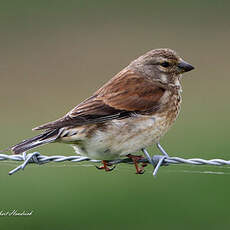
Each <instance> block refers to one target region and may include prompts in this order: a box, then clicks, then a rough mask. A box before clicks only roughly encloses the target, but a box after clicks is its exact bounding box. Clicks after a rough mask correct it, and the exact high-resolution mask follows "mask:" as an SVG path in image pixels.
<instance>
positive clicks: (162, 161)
mask: <svg viewBox="0 0 230 230" xmlns="http://www.w3.org/2000/svg"><path fill="white" fill-rule="evenodd" d="M144 154H145V156H146V158H142V159H139V160H138V162H139V163H148V164H152V165H153V167H154V171H153V175H154V176H156V175H157V172H158V170H159V168H160V166H167V165H170V164H191V165H214V166H222V165H230V160H223V159H211V160H205V159H200V158H191V159H184V158H180V157H169V156H168V155H154V156H152V157H151V156H150V155H149V154H148V152H147V151H146V150H144ZM4 160H12V161H23V163H22V164H21V165H19V166H18V167H16V168H15V169H13V170H11V171H10V172H9V175H12V174H14V173H16V172H18V171H19V170H23V169H24V168H25V167H26V166H27V165H28V164H32V163H34V164H47V163H49V162H63V161H71V162H83V161H89V162H93V163H100V162H101V161H100V160H92V159H89V158H88V157H83V156H59V155H58V156H45V155H41V154H40V153H39V152H34V153H29V154H26V153H23V154H21V155H7V154H0V161H4ZM108 163H110V164H112V165H117V164H121V163H126V164H133V162H132V159H130V158H125V159H117V160H112V161H108Z"/></svg>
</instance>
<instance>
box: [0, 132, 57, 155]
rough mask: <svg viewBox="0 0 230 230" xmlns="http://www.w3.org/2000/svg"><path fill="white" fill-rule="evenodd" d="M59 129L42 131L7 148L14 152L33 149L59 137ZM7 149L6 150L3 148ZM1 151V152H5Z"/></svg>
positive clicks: (18, 152)
mask: <svg viewBox="0 0 230 230" xmlns="http://www.w3.org/2000/svg"><path fill="white" fill-rule="evenodd" d="M58 133H59V130H58V129H53V130H48V131H46V132H44V133H41V134H39V135H37V136H35V137H32V138H29V139H27V140H24V141H22V142H20V143H18V144H16V145H14V146H11V147H9V148H8V149H6V150H11V151H12V152H13V153H14V154H20V153H23V152H25V151H27V150H29V149H33V148H35V147H37V146H40V145H44V144H47V143H50V142H54V141H55V140H56V139H57V137H58ZM3 151H5V150H3ZM3 151H1V152H3Z"/></svg>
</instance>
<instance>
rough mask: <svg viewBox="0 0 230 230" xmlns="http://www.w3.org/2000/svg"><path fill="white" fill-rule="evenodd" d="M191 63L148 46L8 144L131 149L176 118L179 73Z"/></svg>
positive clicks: (121, 152) (109, 155)
mask: <svg viewBox="0 0 230 230" xmlns="http://www.w3.org/2000/svg"><path fill="white" fill-rule="evenodd" d="M192 69H194V67H193V66H192V65H190V64H188V63H187V62H185V61H184V60H183V59H182V58H181V57H179V56H178V55H177V54H176V52H175V51H173V50H171V49H155V50H151V51H149V52H147V53H145V54H144V55H142V56H140V57H139V58H137V59H136V60H134V61H132V62H131V63H130V64H129V65H128V66H127V67H126V68H124V69H123V70H122V71H121V72H119V73H118V74H117V75H115V76H114V77H113V78H112V79H111V80H110V81H108V82H107V83H106V84H105V85H103V86H102V87H101V88H100V89H99V90H97V91H96V92H95V93H94V94H93V95H92V96H91V97H89V98H88V99H86V100H84V101H83V102H81V103H80V104H79V105H77V106H76V107H75V108H74V109H72V110H71V111H70V112H68V113H67V114H66V115H65V116H64V117H62V118H60V119H58V120H56V121H52V122H49V123H46V124H44V125H41V126H38V127H36V128H34V130H44V132H43V133H41V134H39V135H38V136H35V137H33V138H30V139H27V140H24V141H22V142H21V143H19V144H17V145H14V146H12V147H11V148H10V149H11V151H12V152H13V153H15V154H19V153H22V152H25V151H27V150H29V149H32V148H35V147H37V146H40V145H43V144H47V143H52V142H61V143H68V144H71V145H72V146H73V148H74V150H75V151H76V153H77V154H80V155H82V156H87V157H89V158H91V159H98V160H102V162H103V164H104V166H102V167H101V168H103V169H105V170H106V171H110V170H111V169H110V168H109V167H108V162H107V161H108V160H112V159H117V158H120V157H124V156H128V157H130V158H131V159H132V160H133V162H134V163H135V166H136V170H137V173H142V172H143V169H142V168H139V167H138V165H137V161H138V159H139V158H140V156H136V155H132V154H135V153H136V152H138V151H139V150H141V149H143V148H146V147H148V146H150V145H152V144H157V143H159V140H160V138H161V137H162V136H163V135H164V134H165V133H166V132H167V131H168V129H169V127H170V126H171V125H172V124H173V123H174V121H175V120H176V118H177V116H178V113H179V111H180V104H181V91H182V89H181V83H180V81H181V77H182V73H184V72H188V71H190V70H192Z"/></svg>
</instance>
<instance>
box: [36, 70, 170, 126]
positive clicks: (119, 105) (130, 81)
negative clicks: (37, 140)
mask: <svg viewBox="0 0 230 230" xmlns="http://www.w3.org/2000/svg"><path fill="white" fill-rule="evenodd" d="M164 92H165V89H164V88H163V87H162V86H160V85H159V84H157V83H154V82H152V81H150V80H148V79H147V78H146V77H143V76H141V75H140V74H138V73H134V72H131V71H127V72H124V73H122V72H121V73H120V74H118V75H117V76H115V77H114V78H112V79H111V80H110V81H109V82H108V83H106V84H105V85H104V86H103V87H102V88H100V89H99V90H98V91H97V92H96V93H95V94H94V95H93V96H92V97H90V98H88V99H86V100H85V101H83V102H82V103H80V104H79V105H78V106H76V107H75V108H74V109H73V110H71V111H70V112H69V113H67V114H66V115H65V116H64V117H63V118H61V119H58V120H56V121H53V122H49V123H46V124H44V125H41V126H38V127H36V128H34V130H40V129H53V128H61V127H65V126H80V125H85V124H92V123H98V122H104V121H107V120H112V119H122V118H126V117H129V116H132V115H133V114H134V113H135V114H138V113H142V114H143V113H145V112H147V111H151V113H154V112H155V111H157V110H158V109H159V105H160V98H161V97H162V95H163V94H164Z"/></svg>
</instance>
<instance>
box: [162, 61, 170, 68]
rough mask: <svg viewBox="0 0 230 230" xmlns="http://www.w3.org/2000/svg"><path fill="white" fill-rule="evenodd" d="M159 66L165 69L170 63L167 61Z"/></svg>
mask: <svg viewBox="0 0 230 230" xmlns="http://www.w3.org/2000/svg"><path fill="white" fill-rule="evenodd" d="M160 65H161V66H163V67H166V68H167V67H169V66H170V63H169V62H168V61H164V62H162V63H161V64H160Z"/></svg>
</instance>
